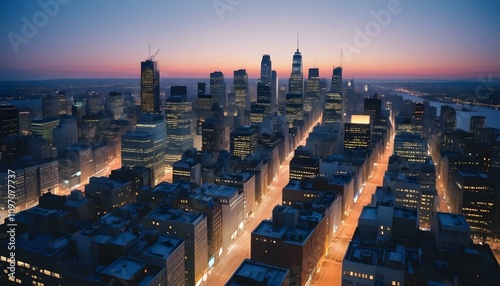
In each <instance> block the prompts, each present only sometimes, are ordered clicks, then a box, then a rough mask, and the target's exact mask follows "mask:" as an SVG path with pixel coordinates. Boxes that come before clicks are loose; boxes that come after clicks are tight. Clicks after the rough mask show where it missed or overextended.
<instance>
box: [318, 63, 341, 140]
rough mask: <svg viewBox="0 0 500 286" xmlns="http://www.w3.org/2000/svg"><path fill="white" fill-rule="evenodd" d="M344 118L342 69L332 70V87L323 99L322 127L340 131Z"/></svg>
mask: <svg viewBox="0 0 500 286" xmlns="http://www.w3.org/2000/svg"><path fill="white" fill-rule="evenodd" d="M343 117H344V99H343V96H342V67H336V68H334V69H333V74H332V87H331V89H330V91H329V92H327V93H326V97H325V111H324V114H323V125H327V126H330V127H331V128H333V129H334V130H338V131H340V130H342V129H343V128H342V127H341V124H342V123H343Z"/></svg>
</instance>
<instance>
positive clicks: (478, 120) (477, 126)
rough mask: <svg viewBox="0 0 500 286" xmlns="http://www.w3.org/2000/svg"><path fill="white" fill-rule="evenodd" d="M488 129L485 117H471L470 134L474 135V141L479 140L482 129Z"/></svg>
mask: <svg viewBox="0 0 500 286" xmlns="http://www.w3.org/2000/svg"><path fill="white" fill-rule="evenodd" d="M484 127H486V117H484V116H479V115H476V116H471V118H470V133H472V135H474V139H476V140H479V135H480V133H481V129H483V128H484Z"/></svg>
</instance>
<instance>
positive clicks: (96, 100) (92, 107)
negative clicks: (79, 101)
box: [85, 92, 102, 116]
mask: <svg viewBox="0 0 500 286" xmlns="http://www.w3.org/2000/svg"><path fill="white" fill-rule="evenodd" d="M101 110H102V99H101V97H100V96H99V94H97V93H94V92H88V93H87V94H85V115H86V116H91V115H95V114H96V113H97V112H99V111H101Z"/></svg>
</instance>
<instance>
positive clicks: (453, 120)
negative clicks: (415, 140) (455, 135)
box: [440, 105, 457, 133]
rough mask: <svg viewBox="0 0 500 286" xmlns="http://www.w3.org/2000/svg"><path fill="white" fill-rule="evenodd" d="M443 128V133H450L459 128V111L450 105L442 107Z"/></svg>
mask: <svg viewBox="0 0 500 286" xmlns="http://www.w3.org/2000/svg"><path fill="white" fill-rule="evenodd" d="M440 117H441V128H442V130H443V132H445V133H449V132H453V131H455V129H456V128H457V111H456V110H455V108H453V107H450V106H448V105H442V106H441V113H440Z"/></svg>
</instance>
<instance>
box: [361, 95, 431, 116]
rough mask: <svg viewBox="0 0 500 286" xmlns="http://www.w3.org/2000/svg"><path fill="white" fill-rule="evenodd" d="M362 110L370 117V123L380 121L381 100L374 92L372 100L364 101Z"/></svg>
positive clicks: (366, 99)
mask: <svg viewBox="0 0 500 286" xmlns="http://www.w3.org/2000/svg"><path fill="white" fill-rule="evenodd" d="M363 110H364V112H363V113H364V114H366V115H370V119H371V120H372V122H374V121H377V120H379V119H380V113H381V112H382V100H381V99H380V98H378V94H377V93H376V92H375V93H374V94H373V97H372V98H365V99H364V105H363ZM422 110H423V109H422Z"/></svg>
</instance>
